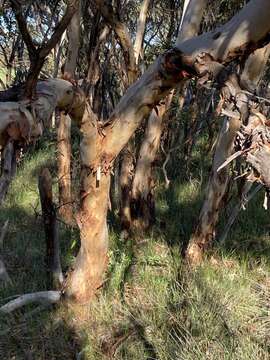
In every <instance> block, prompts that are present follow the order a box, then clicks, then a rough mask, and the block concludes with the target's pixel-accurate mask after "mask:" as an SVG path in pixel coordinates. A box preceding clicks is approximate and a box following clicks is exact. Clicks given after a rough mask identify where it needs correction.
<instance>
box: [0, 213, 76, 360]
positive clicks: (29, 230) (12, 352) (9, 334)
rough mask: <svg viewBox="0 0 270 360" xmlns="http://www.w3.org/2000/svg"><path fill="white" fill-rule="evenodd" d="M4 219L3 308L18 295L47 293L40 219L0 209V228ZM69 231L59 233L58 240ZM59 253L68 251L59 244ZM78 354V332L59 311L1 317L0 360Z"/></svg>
mask: <svg viewBox="0 0 270 360" xmlns="http://www.w3.org/2000/svg"><path fill="white" fill-rule="evenodd" d="M7 219H9V226H8V231H7V234H6V237H5V239H4V244H3V250H2V251H1V256H2V258H3V260H4V263H5V265H6V268H7V271H8V273H9V276H10V278H11V280H12V283H11V284H6V285H4V284H0V299H1V305H3V304H5V303H6V302H8V301H9V300H11V299H12V298H14V297H16V295H21V294H25V293H31V292H36V291H43V290H46V280H47V279H46V267H45V261H44V258H45V256H44V255H45V240H44V231H43V223H42V219H41V217H39V216H38V217H37V216H35V215H34V212H33V214H29V213H28V212H27V211H26V210H25V209H24V208H20V207H18V206H10V207H6V208H2V210H1V214H0V224H3V223H4V222H5V221H6V220H7ZM67 231H68V230H65V229H61V239H62V240H63V239H65V234H66V233H67ZM61 247H62V250H64V251H63V253H65V251H67V248H69V247H70V245H69V244H66V243H65V241H61ZM65 262H67V260H65ZM60 306H61V305H60ZM36 310H38V311H36ZM81 349H82V344H81V343H80V340H79V338H78V336H77V335H76V332H75V331H74V330H73V329H72V328H71V327H70V326H69V325H68V324H67V322H66V321H65V320H64V318H63V317H62V316H61V315H60V314H58V306H57V307H55V308H51V307H49V308H43V307H42V306H41V307H40V306H38V305H37V304H32V305H29V306H26V307H24V308H21V309H20V310H18V311H16V312H14V313H12V314H10V315H1V316H0V354H1V359H7V360H8V359H16V360H17V359H18V360H19V359H42V360H43V359H44V360H48V359H50V360H53V359H59V360H62V359H76V356H75V355H76V354H78V353H79V352H80V351H81Z"/></svg>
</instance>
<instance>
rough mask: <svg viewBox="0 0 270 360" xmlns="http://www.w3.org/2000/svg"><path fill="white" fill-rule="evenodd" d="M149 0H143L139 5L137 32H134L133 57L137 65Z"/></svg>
mask: <svg viewBox="0 0 270 360" xmlns="http://www.w3.org/2000/svg"><path fill="white" fill-rule="evenodd" d="M149 4H150V0H144V1H143V2H142V5H141V10H140V15H139V19H138V22H137V33H136V39H135V43H134V57H135V63H136V65H138V63H139V58H140V55H141V51H142V44H143V37H144V31H145V24H146V17H147V12H148V8H149Z"/></svg>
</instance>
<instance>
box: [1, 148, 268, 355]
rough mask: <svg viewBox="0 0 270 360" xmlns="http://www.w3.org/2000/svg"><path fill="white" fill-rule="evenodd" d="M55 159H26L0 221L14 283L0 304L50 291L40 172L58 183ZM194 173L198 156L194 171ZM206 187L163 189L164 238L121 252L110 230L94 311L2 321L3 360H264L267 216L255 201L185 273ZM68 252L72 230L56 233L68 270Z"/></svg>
mask: <svg viewBox="0 0 270 360" xmlns="http://www.w3.org/2000/svg"><path fill="white" fill-rule="evenodd" d="M54 157H55V156H54V153H53V148H52V147H49V149H47V148H46V149H44V148H42V149H40V150H38V151H35V152H34V153H33V152H32V153H31V154H28V155H26V158H25V159H24V161H23V163H22V164H21V165H20V167H19V171H18V175H17V177H16V179H15V180H14V181H13V183H12V186H11V189H10V191H9V195H8V198H7V200H6V202H5V204H4V206H3V208H2V211H1V213H0V224H3V223H4V221H5V220H7V219H9V222H10V224H9V228H8V234H7V237H6V239H5V241H4V247H3V251H2V256H3V258H4V260H5V264H6V267H7V270H8V273H9V275H10V277H11V278H12V283H11V284H9V285H7V286H2V285H1V288H0V294H1V295H0V296H1V304H3V303H5V302H7V301H8V300H9V299H11V298H12V297H13V296H15V295H17V294H23V293H27V292H33V291H41V290H45V289H46V271H45V265H44V253H45V251H44V250H45V246H44V234H43V228H42V221H41V218H40V205H39V199H38V189H37V175H38V173H39V171H40V169H41V168H42V167H43V166H49V167H50V169H51V170H52V172H53V173H54V174H55V164H54V162H52V160H51V159H54ZM198 164H201V162H200V158H199V155H198V159H196V169H197V170H198ZM202 166H204V165H202ZM191 167H192V164H191ZM203 183H204V181H203V179H202V178H201V175H200V171H197V174H195V173H194V174H193V175H192V176H191V177H190V178H189V179H188V180H187V179H185V180H175V181H173V182H172V186H171V188H170V189H169V190H165V189H164V188H163V186H162V185H160V187H159V190H158V218H159V219H158V220H159V221H162V222H163V227H164V230H162V231H161V230H159V229H158V227H157V228H155V229H154V230H153V231H152V233H150V234H148V235H147V236H141V237H137V238H136V239H130V240H128V241H126V242H123V241H122V240H121V237H120V235H119V233H118V232H117V229H116V227H114V226H113V223H112V224H111V225H110V228H111V237H110V240H111V243H110V253H109V259H110V260H109V267H108V272H107V275H106V279H105V282H104V286H103V288H102V289H101V291H100V292H99V294H98V296H97V298H96V299H95V300H94V301H93V302H92V303H91V304H87V305H84V306H75V305H72V306H68V305H67V304H59V305H58V306H56V307H54V308H44V307H37V306H36V305H33V306H29V307H26V308H24V309H21V310H19V311H17V312H16V313H14V314H12V315H9V316H7V315H5V316H3V315H1V317H0V354H1V359H16V360H19V359H35V360H54V359H58V360H62V359H67V360H69V359H70V360H71V359H87V360H106V359H119V360H131V359H132V360H133V359H134V360H143V359H145V360H150V359H159V360H176V359H179V360H189V359H190V360H196V359H198V360H202V359H209V360H211V359H213V360H214V359H228V360H231V359H235V360H242V359H243V360H244V359H262V360H263V359H269V347H270V341H269V330H270V316H269V311H270V300H269V299H270V276H269V249H270V247H269V233H268V231H269V228H268V225H269V224H268V214H267V213H265V211H264V210H263V209H261V197H260V196H259V197H258V199H256V200H254V201H253V202H252V203H251V204H250V205H249V206H248V209H247V210H246V212H243V213H242V214H241V215H240V217H239V219H238V220H237V224H236V225H235V226H234V228H233V229H232V231H231V232H230V236H229V238H228V239H227V241H226V243H225V245H223V246H221V245H219V244H218V243H217V244H215V246H214V249H213V250H212V252H211V253H210V254H209V257H208V259H206V260H205V262H204V263H203V264H202V266H201V267H199V268H198V269H196V270H192V269H188V268H187V266H186V265H185V264H184V263H183V260H182V258H181V248H182V247H183V245H184V244H185V243H186V242H187V241H188V238H189V236H190V234H191V231H192V228H193V226H194V224H195V222H196V220H197V217H198V212H199V208H200V204H201V201H202V194H201V188H202V187H203V186H204V185H202V184H203ZM229 211H230V208H228V209H227V212H229ZM225 216H226V214H225ZM224 223H225V219H223V221H221V228H222V226H224ZM74 243H75V244H76V243H78V234H77V232H76V230H73V231H71V230H69V229H67V228H65V227H64V226H63V225H61V248H62V262H63V266H64V268H65V269H66V268H67V267H68V265H69V264H70V263H71V262H72V260H73V258H74V255H75V251H76V245H75V246H74Z"/></svg>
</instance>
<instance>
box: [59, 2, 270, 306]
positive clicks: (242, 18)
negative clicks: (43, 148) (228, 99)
mask: <svg viewBox="0 0 270 360" xmlns="http://www.w3.org/2000/svg"><path fill="white" fill-rule="evenodd" d="M258 9H259V10H258ZM262 10H263V11H262ZM262 12H263V13H262ZM269 16H270V4H269V2H268V0H254V1H251V2H249V3H248V4H247V5H246V6H245V8H244V9H243V10H242V11H240V12H239V13H238V15H236V16H235V17H234V18H233V19H232V20H231V21H230V22H229V23H228V24H229V25H228V24H225V25H224V26H223V27H221V28H220V30H219V32H220V35H219V36H218V37H217V32H216V31H213V32H210V33H207V34H204V35H201V36H198V37H196V38H194V39H190V40H187V41H185V42H184V43H181V44H180V45H179V46H178V48H177V49H172V50H170V51H168V52H166V53H165V54H163V55H162V56H160V57H159V58H158V59H157V61H156V62H155V63H154V64H153V65H152V66H151V67H150V68H149V69H148V70H147V71H146V72H145V73H144V75H143V76H142V77H141V78H140V79H139V80H138V81H137V82H136V83H135V84H133V85H132V86H131V87H130V88H129V89H128V90H127V92H126V94H125V95H124V96H123V97H122V99H121V100H120V102H119V103H118V105H117V106H116V108H115V110H114V111H113V113H112V115H111V116H110V118H109V119H108V121H107V122H105V124H103V126H102V129H100V130H102V131H97V126H98V125H97V124H96V122H95V123H92V122H90V121H89V120H88V122H87V123H86V124H88V126H89V127H90V131H89V133H90V135H91V134H92V136H90V135H88V136H87V137H86V139H85V142H83V143H82V145H81V150H82V164H86V166H85V171H86V172H87V174H88V177H85V181H84V183H83V184H82V188H83V191H82V194H81V200H82V211H81V213H80V214H79V215H78V221H79V224H80V223H81V226H82V229H83V226H84V225H83V224H85V223H86V222H87V223H88V228H86V229H85V233H84V235H83V234H82V235H83V236H81V249H80V251H79V254H78V256H77V259H76V262H75V265H74V270H73V271H71V272H70V274H69V277H68V281H67V285H66V289H65V290H66V294H67V295H68V296H69V297H71V298H75V299H76V300H78V301H85V300H88V299H89V298H90V296H91V295H93V294H94V293H95V290H96V288H97V287H98V286H99V285H100V284H101V281H102V280H101V279H102V275H103V273H104V270H105V269H106V262H107V258H106V252H107V235H108V234H107V226H106V215H107V208H108V195H109V185H110V179H109V173H110V171H111V169H112V166H113V161H114V159H115V158H116V156H117V155H118V154H119V152H120V151H121V150H122V149H123V147H124V146H125V144H126V143H127V142H128V140H129V139H130V137H131V136H132V134H133V133H134V131H135V130H136V129H137V127H138V126H139V125H140V124H141V122H142V120H143V119H144V118H146V117H147V116H149V115H150V113H151V111H152V108H153V107H154V106H155V105H156V104H158V103H159V101H160V100H161V99H162V98H164V97H166V96H167V95H168V94H169V92H170V90H171V89H172V88H173V87H175V86H176V85H177V84H178V83H179V82H181V81H182V80H183V79H184V76H183V71H184V72H185V73H186V72H190V73H191V74H194V73H195V72H197V74H198V75H201V74H202V73H203V74H204V75H205V70H208V71H209V73H212V72H213V67H214V68H215V70H216V68H217V66H216V63H213V61H216V62H217V63H218V62H221V63H226V62H227V61H228V59H230V60H231V59H236V58H238V57H239V56H241V55H243V54H246V53H249V52H250V48H251V47H252V48H254V47H256V46H258V47H259V46H260V44H262V43H263V42H265V39H266V35H267V33H268V32H269V30H270V23H269ZM243 23H244V24H245V29H246V30H245V29H243V26H242V25H243ZM248 29H250V31H249V30H248ZM223 30H224V31H223ZM251 30H252V31H251ZM220 39H221V41H220ZM262 39H263V40H262ZM224 45H226V46H224ZM239 49H241V51H239ZM179 50H181V51H179ZM201 51H204V52H206V53H209V54H210V55H211V61H209V58H208V61H205V63H204V64H203V65H204V69H203V70H202V67H201V65H202V59H204V60H206V58H205V56H202V54H201ZM185 53H186V54H187V55H188V56H186V54H185ZM199 54H200V55H201V56H200V58H199V59H198V55H199ZM196 59H198V60H200V63H199V64H198V63H197V62H196V61H195V60H196ZM198 65H200V66H198ZM200 70H202V73H200ZM88 113H89V110H88ZM88 118H89V115H88V114H87V113H85V120H86V119H88ZM91 139H92V140H91ZM88 142H89V145H88V144H87V143H88ZM91 144H92V145H91ZM90 145H91V146H90ZM83 150H85V151H83ZM84 157H85V158H84ZM99 175H101V176H99ZM98 179H99V180H98ZM89 225H91V231H90V227H89Z"/></svg>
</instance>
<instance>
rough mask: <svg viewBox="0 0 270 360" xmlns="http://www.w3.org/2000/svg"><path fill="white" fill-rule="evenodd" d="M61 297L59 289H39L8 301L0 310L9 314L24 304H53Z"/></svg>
mask: <svg viewBox="0 0 270 360" xmlns="http://www.w3.org/2000/svg"><path fill="white" fill-rule="evenodd" d="M60 299H61V291H52V290H50V291H39V292H36V293H30V294H24V295H21V296H19V297H18V298H17V299H15V300H11V301H9V302H8V303H7V304H5V305H3V306H1V307H0V312H2V313H5V314H9V313H11V312H13V311H14V310H17V309H19V308H21V307H23V306H25V305H28V304H32V303H36V302H37V303H40V304H55V303H57V302H59V301H60Z"/></svg>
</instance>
